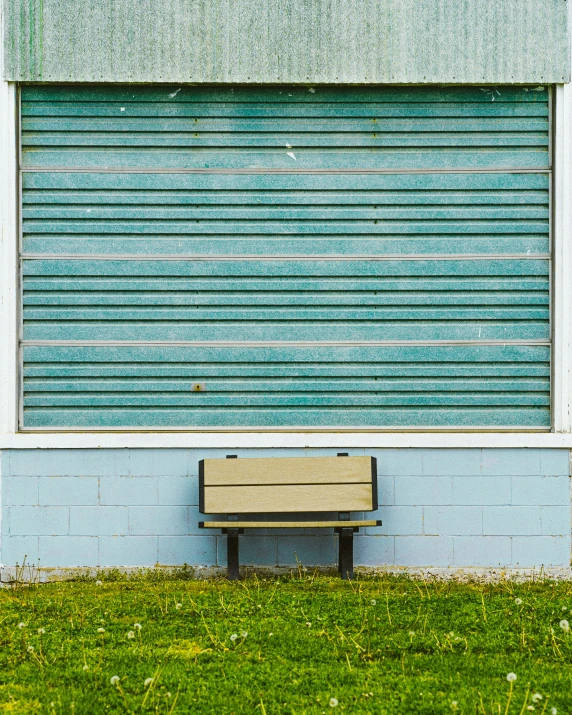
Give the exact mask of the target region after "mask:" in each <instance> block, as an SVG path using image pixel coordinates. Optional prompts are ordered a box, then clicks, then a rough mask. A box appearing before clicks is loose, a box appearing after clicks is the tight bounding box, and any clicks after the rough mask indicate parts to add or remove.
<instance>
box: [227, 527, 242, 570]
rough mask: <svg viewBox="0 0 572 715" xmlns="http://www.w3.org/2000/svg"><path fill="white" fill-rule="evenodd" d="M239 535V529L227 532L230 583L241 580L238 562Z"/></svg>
mask: <svg viewBox="0 0 572 715" xmlns="http://www.w3.org/2000/svg"><path fill="white" fill-rule="evenodd" d="M238 533H239V532H238V529H227V531H226V562H227V567H228V579H229V581H237V580H238V579H239V578H240V572H239V561H238Z"/></svg>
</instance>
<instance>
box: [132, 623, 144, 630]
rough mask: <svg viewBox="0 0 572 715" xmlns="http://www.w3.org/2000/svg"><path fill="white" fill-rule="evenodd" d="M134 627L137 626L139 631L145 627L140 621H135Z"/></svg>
mask: <svg viewBox="0 0 572 715" xmlns="http://www.w3.org/2000/svg"><path fill="white" fill-rule="evenodd" d="M133 628H136V629H137V630H138V631H140V630H141V629H142V628H143V626H142V625H141V624H140V623H134V624H133Z"/></svg>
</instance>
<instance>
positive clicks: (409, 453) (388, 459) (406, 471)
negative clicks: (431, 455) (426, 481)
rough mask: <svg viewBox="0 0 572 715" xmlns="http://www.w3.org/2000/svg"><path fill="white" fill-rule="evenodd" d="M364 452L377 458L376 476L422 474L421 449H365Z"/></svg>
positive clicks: (412, 475)
mask: <svg viewBox="0 0 572 715" xmlns="http://www.w3.org/2000/svg"><path fill="white" fill-rule="evenodd" d="M365 453H366V455H367V456H368V457H375V458H376V459H377V474H378V476H383V475H387V476H390V477H414V476H415V475H421V474H423V450H421V449H367V450H365Z"/></svg>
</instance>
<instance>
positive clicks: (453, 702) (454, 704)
mask: <svg viewBox="0 0 572 715" xmlns="http://www.w3.org/2000/svg"><path fill="white" fill-rule="evenodd" d="M451 708H452V709H453V710H456V709H457V701H456V700H451Z"/></svg>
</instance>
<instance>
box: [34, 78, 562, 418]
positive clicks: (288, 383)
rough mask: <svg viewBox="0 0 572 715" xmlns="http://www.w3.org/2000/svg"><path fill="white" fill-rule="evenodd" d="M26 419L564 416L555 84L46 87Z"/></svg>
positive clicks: (40, 97) (38, 135) (40, 111)
mask: <svg viewBox="0 0 572 715" xmlns="http://www.w3.org/2000/svg"><path fill="white" fill-rule="evenodd" d="M21 115H22V116H21V129H22V171H21V186H22V255H21V264H22V291H23V310H22V318H23V325H22V343H21V354H22V381H21V382H22V410H21V413H22V418H21V419H22V424H21V426H22V428H23V429H35V430H37V429H50V430H53V429H86V428H88V429H89V428H124V429H125V428H130V427H133V428H162V429H174V428H176V429H191V428H241V427H249V428H252V427H262V428H277V427H279V428H304V427H308V428H327V427H346V428H353V427H355V428H358V429H361V428H364V427H372V428H379V429H383V428H391V429H396V428H397V429H399V428H403V429H407V428H414V429H423V428H426V427H431V428H435V427H442V428H454V429H459V428H460V429H463V428H473V427H474V428H487V427H493V428H495V429H499V428H501V429H502V428H507V429H515V428H517V429H520V428H526V429H548V428H550V424H551V418H550V336H551V334H550V304H549V303H550V199H549V194H550V183H551V173H550V165H551V162H550V132H549V125H550V121H549V116H550V92H549V90H548V89H547V88H542V87H533V88H508V87H506V88H503V87H499V88H495V89H490V88H485V89H481V88H447V89H441V88H435V89H427V88H381V89H358V88H352V89H347V88H346V89H336V88H327V89H326V88H320V87H303V88H300V87H298V88H285V87H272V88H265V89H253V88H245V87H229V88H224V89H220V88H197V87H168V88H167V87H163V86H161V87H122V86H119V87H115V86H105V87H104V86H100V87H98V86H89V87H88V86H72V87H70V86H25V87H23V88H22V90H21Z"/></svg>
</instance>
